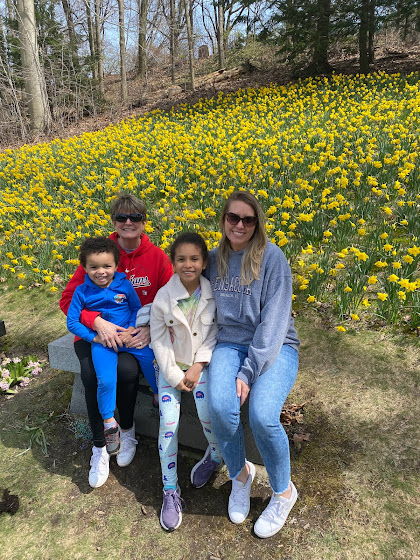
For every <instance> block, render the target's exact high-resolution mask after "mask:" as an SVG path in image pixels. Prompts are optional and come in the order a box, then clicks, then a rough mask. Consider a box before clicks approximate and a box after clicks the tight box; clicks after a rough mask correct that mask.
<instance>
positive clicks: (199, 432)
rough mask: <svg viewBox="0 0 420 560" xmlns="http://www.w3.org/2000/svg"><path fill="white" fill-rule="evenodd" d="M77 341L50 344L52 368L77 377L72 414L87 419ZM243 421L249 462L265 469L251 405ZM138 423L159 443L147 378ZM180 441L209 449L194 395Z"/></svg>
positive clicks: (186, 404)
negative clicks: (254, 432) (253, 429)
mask: <svg viewBox="0 0 420 560" xmlns="http://www.w3.org/2000/svg"><path fill="white" fill-rule="evenodd" d="M73 341H74V336H73V335H72V334H70V333H69V334H66V335H64V336H62V337H61V338H58V339H57V340H54V341H53V342H50V344H49V345H48V355H49V362H50V367H51V368H53V369H59V370H62V371H71V372H73V373H75V376H74V384H73V393H72V397H71V403H70V413H72V414H77V415H80V416H87V410H86V403H85V390H84V387H83V383H82V380H81V378H80V363H79V360H78V358H77V356H76V353H75V351H74V345H73ZM242 417H243V426H244V436H245V442H246V450H247V459H249V460H250V461H252V462H254V463H257V464H259V465H261V464H262V460H261V457H260V454H259V452H258V449H257V446H256V445H255V442H254V437H253V435H252V432H251V428H250V426H249V420H248V404H247V403H245V405H244V408H243V411H242ZM134 421H135V424H136V432H137V433H138V434H141V435H145V436H149V437H153V438H155V439H157V437H158V434H159V410H158V409H157V408H155V407H154V406H153V397H152V392H151V391H150V390H149V385H148V384H147V381H146V380H145V379H144V378H143V377H142V378H141V379H140V385H139V390H138V393H137V401H136V407H135V410H134ZM178 441H179V443H180V444H181V445H185V446H187V447H192V448H193V449H197V450H201V451H204V450H205V449H207V445H208V444H207V440H206V438H205V437H204V434H203V429H202V426H201V423H200V421H199V420H198V416H197V411H196V408H195V402H194V398H193V395H192V393H183V394H182V399H181V416H180V421H179V432H178Z"/></svg>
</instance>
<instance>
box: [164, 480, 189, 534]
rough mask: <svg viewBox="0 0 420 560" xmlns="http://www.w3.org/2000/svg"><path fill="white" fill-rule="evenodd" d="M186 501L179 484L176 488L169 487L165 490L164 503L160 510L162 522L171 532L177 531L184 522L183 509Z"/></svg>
mask: <svg viewBox="0 0 420 560" xmlns="http://www.w3.org/2000/svg"><path fill="white" fill-rule="evenodd" d="M183 509H185V502H184V500H183V499H182V498H181V490H180V489H179V486H178V488H177V489H176V490H174V489H173V488H169V490H165V489H164V490H163V504H162V509H161V510H160V524H161V525H162V527H163V528H164V529H166V530H167V531H169V532H172V531H175V529H178V527H179V526H180V525H181V522H182V510H183Z"/></svg>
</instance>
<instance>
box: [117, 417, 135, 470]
mask: <svg viewBox="0 0 420 560" xmlns="http://www.w3.org/2000/svg"><path fill="white" fill-rule="evenodd" d="M134 435H135V428H134V424H133V427H132V428H130V429H129V430H127V431H126V432H123V431H122V430H120V438H121V451H120V452H119V453H118V455H117V463H118V465H119V466H120V467H127V466H128V465H129V464H130V463H131V461H132V460H133V459H134V455H135V454H136V445H137V440H136V438H135V437H134Z"/></svg>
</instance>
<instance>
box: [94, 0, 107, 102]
mask: <svg viewBox="0 0 420 560" xmlns="http://www.w3.org/2000/svg"><path fill="white" fill-rule="evenodd" d="M101 8H102V0H95V53H96V64H97V73H98V84H99V95H100V96H101V97H104V95H105V87H104V68H103V56H102V39H101V11H102V9H101Z"/></svg>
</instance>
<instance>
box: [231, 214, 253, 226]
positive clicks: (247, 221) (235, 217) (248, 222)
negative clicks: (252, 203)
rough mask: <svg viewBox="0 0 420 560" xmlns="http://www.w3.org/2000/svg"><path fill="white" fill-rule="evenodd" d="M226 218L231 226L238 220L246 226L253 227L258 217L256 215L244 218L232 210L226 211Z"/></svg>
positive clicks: (235, 224) (237, 222)
mask: <svg viewBox="0 0 420 560" xmlns="http://www.w3.org/2000/svg"><path fill="white" fill-rule="evenodd" d="M226 220H227V221H228V222H229V223H230V224H231V225H232V226H237V225H238V224H239V222H242V223H243V225H244V227H246V228H251V227H254V226H255V224H256V223H257V222H258V218H257V217H256V216H245V217H244V218H241V217H240V216H238V214H234V213H233V212H228V213H227V214H226Z"/></svg>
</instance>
